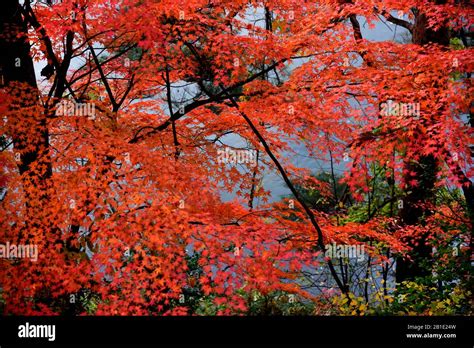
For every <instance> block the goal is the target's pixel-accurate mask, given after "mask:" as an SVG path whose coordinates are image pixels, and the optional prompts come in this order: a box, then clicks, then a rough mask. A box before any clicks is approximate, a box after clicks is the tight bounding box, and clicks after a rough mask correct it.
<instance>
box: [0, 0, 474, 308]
mask: <svg viewBox="0 0 474 348" xmlns="http://www.w3.org/2000/svg"><path fill="white" fill-rule="evenodd" d="M6 3H8V4H7V5H5V6H6V7H8V9H14V10H15V9H18V11H17V12H16V13H17V14H16V15H15V16H13V17H12V16H7V15H5V16H4V17H2V34H1V44H2V49H3V48H5V47H6V48H8V50H9V52H10V53H11V54H9V55H7V56H5V57H3V58H2V62H1V64H2V74H3V75H2V76H3V79H4V80H3V81H4V84H3V85H2V88H1V91H0V113H1V116H2V120H0V135H1V138H0V140H1V142H0V145H1V149H2V152H0V168H1V171H0V188H1V193H2V194H1V196H0V244H5V243H6V242H9V243H11V244H17V245H27V244H35V245H37V246H38V250H39V254H38V260H37V261H36V262H33V261H31V260H29V259H27V258H26V259H6V258H3V259H0V309H3V313H4V314H66V313H72V314H107V315H108V314H111V315H115V314H120V315H127V314H129V315H193V314H224V315H235V314H247V313H249V312H250V311H251V310H252V309H255V302H256V301H257V302H258V299H261V298H269V297H271V296H275V294H280V295H281V294H283V295H284V296H287V297H288V296H293V297H290V298H292V299H295V298H296V301H295V302H298V303H307V304H308V303H309V304H312V305H313V307H312V308H314V309H312V310H311V313H313V314H327V313H334V312H331V311H334V306H335V305H334V301H333V299H335V298H336V299H339V298H344V296H349V294H350V296H351V298H352V296H353V295H352V294H353V293H359V296H360V297H362V298H363V297H364V294H365V295H366V298H365V300H366V301H365V302H364V303H365V304H364V306H361V305H360V304H359V303H358V302H357V301H355V300H354V299H351V300H349V301H345V302H344V303H343V304H340V303H339V302H338V303H337V305H340V306H343V305H347V304H351V303H353V302H354V303H356V304H357V305H356V306H355V307H354V308H355V309H354V310H353V309H351V310H349V311H346V312H344V313H347V314H364V312H366V311H367V307H368V306H369V305H371V304H373V303H376V302H377V303H378V304H377V305H379V304H380V303H381V302H382V303H383V302H384V301H385V302H386V304H387V306H388V305H390V304H391V303H392V300H393V298H390V294H393V293H394V292H393V291H396V290H395V288H396V285H395V284H393V289H390V287H387V285H386V284H388V283H390V281H389V280H390V278H391V276H390V274H392V273H391V272H394V270H395V268H396V265H397V264H398V265H402V264H406V265H407V267H408V268H407V269H409V270H410V272H415V271H413V269H412V268H410V267H412V266H410V265H412V264H416V265H417V267H418V266H419V267H420V268H423V267H426V264H425V263H423V262H424V261H426V262H428V261H427V260H429V262H428V263H429V264H430V265H431V266H430V267H440V268H443V267H444V268H443V269H446V267H448V266H449V267H453V269H457V270H460V269H464V268H462V267H461V266H460V265H461V264H463V265H465V264H466V262H467V263H468V264H469V261H470V258H471V251H472V249H471V247H472V229H473V221H474V218H473V216H474V206H473V204H474V203H473V198H474V192H473V186H472V185H473V184H472V179H473V177H474V171H473V157H472V148H470V146H472V145H473V128H472V125H473V118H472V95H473V86H472V82H471V79H470V76H471V75H470V73H471V71H472V70H473V68H474V61H473V59H472V53H473V52H472V48H470V44H469V43H470V42H471V41H470V40H472V36H469V30H472V25H473V13H474V11H473V8H472V5H470V4H468V2H463V1H448V0H446V1H427V0H423V1H422V0H410V1H408V0H397V1H395V0H393V1H392V0H390V1H378V0H364V1H358V0H355V1H341V0H338V1H335V0H326V1H301V0H266V1H248V0H245V1H244V0H213V1H209V0H187V1H184V0H183V1H176V0H173V1H171V0H170V1H165V0H163V1H157V0H110V1H103V0H63V1H51V2H50V3H48V2H40V1H32V2H30V1H25V4H23V5H19V4H18V2H17V1H13V0H11V1H10V0H9V1H6ZM2 6H3V3H2ZM8 9H7V10H8ZM12 13H13V12H12ZM15 21H17V22H16V25H15ZM18 23H20V24H21V23H23V26H22V25H18ZM383 23H386V25H388V26H390V28H391V30H395V28H399V30H400V29H404V30H405V31H406V32H407V33H409V34H410V35H409V36H410V37H411V39H410V38H409V39H407V40H405V41H403V42H401V41H400V40H391V39H390V38H389V39H386V40H374V39H368V38H366V37H364V33H366V30H373V28H374V27H375V26H380V25H384V24H383ZM370 28H372V29H370ZM463 33H467V34H466V35H467V36H466V35H464V34H463ZM463 35H464V36H463ZM471 35H472V33H471ZM27 42H29V43H30V45H28V44H26V43H27ZM18 43H20V44H18ZM25 45H26V46H25ZM25 47H26V48H25ZM16 58H20V60H19V62H18V61H16V60H15V59H16ZM28 60H30V64H32V63H33V64H34V68H35V70H36V76H35V75H34V71H32V70H31V69H27V65H28ZM16 64H17V65H18V64H19V66H17V65H16ZM383 103H385V104H384V105H382V104H383ZM389 105H390V108H389ZM382 108H385V109H386V110H385V111H387V110H388V111H387V112H381V109H382ZM410 108H411V109H410ZM417 110H418V111H417ZM59 111H60V112H59ZM225 147H232V148H233V149H234V150H239V149H240V150H246V151H254V152H253V153H256V154H258V156H257V162H256V165H253V164H252V163H239V164H232V163H227V164H225V163H220V162H221V161H218V157H219V150H222V149H225ZM301 148H303V149H304V151H305V152H306V153H307V155H308V156H309V157H311V158H313V159H318V160H320V161H323V162H324V163H325V165H326V168H330V169H332V174H333V175H329V176H324V175H322V176H321V175H317V173H316V172H317V171H318V170H317V168H310V167H307V166H306V167H305V166H298V164H297V163H295V162H294V161H292V159H293V158H295V157H296V156H297V152H298V151H300V150H301ZM329 163H330V164H331V166H330V167H329ZM254 164H255V163H254ZM335 166H336V167H337V168H342V172H341V175H335V174H334V167H335ZM327 171H330V170H329V169H327ZM269 173H273V174H277V175H279V176H280V177H281V178H283V184H285V185H287V186H289V187H290V191H291V194H290V195H289V196H287V197H277V198H278V199H276V200H275V199H272V196H271V192H270V190H269V189H268V187H266V186H265V185H264V184H263V183H262V182H263V181H262V180H263V178H264V177H265V176H266V175H268V174H269ZM224 196H226V197H229V196H231V197H232V198H231V199H225V198H224ZM314 197H317V199H313V198H314ZM329 243H337V244H341V245H363V246H364V248H365V249H364V250H365V252H366V258H365V262H364V263H363V266H364V267H365V268H364V269H363V271H362V273H357V274H356V272H355V271H354V269H353V268H351V266H350V264H348V263H344V262H343V261H342V260H341V259H339V260H337V259H331V258H329V257H327V255H326V254H325V250H324V246H325V245H327V244H329ZM420 246H422V247H424V249H420ZM433 247H436V251H433ZM453 247H454V249H456V250H457V251H458V252H456V255H455V256H453V254H452V252H451V249H452V248H453ZM426 248H428V249H429V251H428V252H425V251H426V250H425V249H426ZM441 251H443V253H441ZM422 259H423V260H424V261H423V260H422ZM397 260H398V262H396V261H397ZM400 267H401V266H400ZM463 267H464V266H463ZM440 268H439V269H440ZM400 269H401V268H400ZM437 269H438V268H437ZM439 269H438V271H437V272H438V273H437V274H444V273H442V272H441V271H439ZM431 270H433V269H431ZM431 270H430V271H427V272H421V273H419V274H418V275H420V276H427V274H429V275H431V273H432V272H431ZM372 271H373V272H374V273H373V274H372ZM377 272H378V273H379V274H380V276H379V280H378V281H377V280H374V279H375V278H377V276H376V275H375V273H377ZM369 273H370V274H369ZM406 274H408V273H405V275H406ZM410 274H412V273H410ZM413 274H414V273H413ZM457 276H459V279H461V284H471V283H470V282H471V281H472V280H471V279H470V277H469V271H466V273H463V274H458V275H457ZM357 277H358V278H357ZM356 278H357V279H358V280H361V279H366V280H363V281H361V283H357V281H356ZM392 278H393V276H392ZM315 279H317V280H315ZM380 279H382V280H383V281H382V282H381V283H380ZM399 279H400V280H403V279H402V278H399ZM405 279H406V281H414V280H416V279H415V278H414V277H409V276H407V277H406V278H405ZM446 281H447V280H446ZM371 282H372V283H371ZM384 283H385V286H384V285H381V284H384ZM451 283H452V282H451ZM451 283H450V284H451ZM360 284H362V285H360ZM365 284H368V285H367V286H366V285H365ZM374 284H375V285H376V286H377V287H381V291H382V296H385V297H383V298H382V297H381V301H378V300H377V301H375V300H374V301H372V297H374V296H376V295H377V291H376V290H373V291H372V290H370V289H372V285H374ZM404 284H407V283H404ZM418 284H419V283H418ZM375 285H374V287H375ZM417 286H418V285H417ZM419 286H421V285H419ZM453 286H454V285H453ZM467 286H468V285H467ZM384 287H385V289H382V288H384ZM384 291H385V293H383V292H384ZM440 291H442V290H440ZM456 291H461V290H459V289H458V288H456ZM339 296H342V297H339ZM279 298H280V300H281V296H280V297H279ZM347 298H348V297H347ZM354 298H356V297H354ZM71 299H74V301H72V300H71ZM285 301H286V300H285ZM341 301H343V300H341ZM290 302H291V301H290ZM346 302H347V303H346ZM292 303H293V302H292ZM374 306H375V304H374ZM336 307H337V306H336ZM402 307H403V306H402ZM336 309H337V308H336ZM346 309H347V308H346ZM431 310H432V309H428V308H427V309H426V310H425V309H423V310H420V312H423V313H428V311H431ZM397 311H403V309H400V308H398V309H397ZM410 311H411V310H410ZM413 311H414V310H413Z"/></svg>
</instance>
